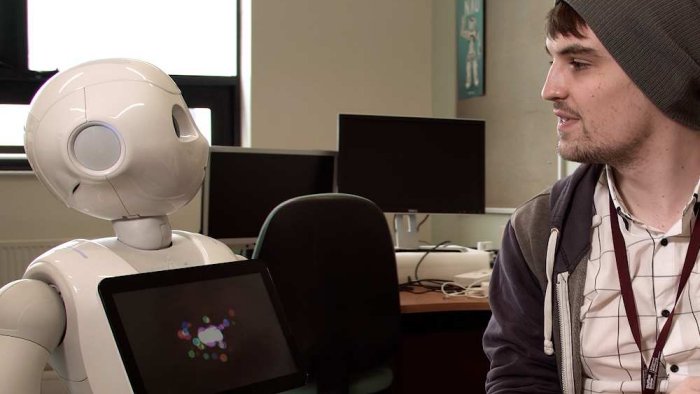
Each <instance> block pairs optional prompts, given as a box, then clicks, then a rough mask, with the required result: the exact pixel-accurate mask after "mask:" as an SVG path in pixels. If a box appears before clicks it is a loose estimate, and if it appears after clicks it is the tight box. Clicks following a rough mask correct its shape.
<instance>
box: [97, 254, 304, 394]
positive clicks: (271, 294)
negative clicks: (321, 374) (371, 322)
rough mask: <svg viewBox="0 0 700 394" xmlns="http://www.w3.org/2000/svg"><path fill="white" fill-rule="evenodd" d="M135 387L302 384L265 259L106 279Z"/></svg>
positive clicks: (230, 388)
mask: <svg viewBox="0 0 700 394" xmlns="http://www.w3.org/2000/svg"><path fill="white" fill-rule="evenodd" d="M98 291H99V293H100V298H101V299H102V304H103V305H104V308H105V312H106V314H107V318H108V320H109V324H110V326H111V328H112V332H113V333H114V337H115V340H116V343H117V347H118V348H119V352H120V354H121V358H122V361H123V362H124V367H125V369H126V372H127V375H128V376H129V380H130V382H131V385H132V388H133V390H134V392H135V393H137V394H138V393H202V394H206V393H274V392H279V391H283V390H286V389H290V388H294V387H298V386H301V385H302V384H303V383H304V373H303V372H302V371H301V369H300V368H299V363H298V358H297V357H296V352H295V351H294V347H293V345H292V344H291V341H290V338H289V330H288V327H287V325H286V324H285V321H284V317H283V316H282V313H281V306H280V304H279V300H278V299H277V295H276V293H275V291H274V286H273V285H272V281H271V279H270V276H269V273H268V271H267V269H266V268H265V265H264V264H263V263H262V262H261V261H256V260H247V261H237V262H232V263H223V264H211V265H202V266H196V267H188V268H181V269H175V270H167V271H157V272H148V273H143V274H136V275H127V276H117V277H111V278H105V279H103V280H102V281H101V282H100V284H99V286H98Z"/></svg>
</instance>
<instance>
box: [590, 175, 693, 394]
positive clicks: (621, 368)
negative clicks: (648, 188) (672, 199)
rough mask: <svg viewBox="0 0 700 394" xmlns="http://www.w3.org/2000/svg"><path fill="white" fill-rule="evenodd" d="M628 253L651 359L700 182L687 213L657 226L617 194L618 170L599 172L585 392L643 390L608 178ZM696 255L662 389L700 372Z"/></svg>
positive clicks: (664, 363)
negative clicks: (640, 217)
mask: <svg viewBox="0 0 700 394" xmlns="http://www.w3.org/2000/svg"><path fill="white" fill-rule="evenodd" d="M608 185H611V186H610V187H611V189H612V193H611V194H612V197H613V202H614V204H615V207H616V208H618V211H619V212H620V216H619V219H620V220H619V222H620V227H621V231H622V235H623V238H624V240H625V245H626V247H627V256H628V260H629V271H630V276H631V278H632V288H633V291H634V296H635V301H636V305H637V312H638V314H639V324H640V329H641V335H642V348H643V353H644V360H645V363H646V364H647V365H648V362H649V359H650V358H651V353H652V352H653V350H654V346H655V345H656V338H657V337H658V334H659V332H660V331H661V328H662V327H663V325H664V323H665V322H666V316H667V314H668V313H669V312H670V311H671V310H673V306H674V302H675V298H676V292H677V290H678V280H679V276H680V272H681V269H682V267H683V262H684V260H685V255H686V251H687V249H688V243H689V239H690V234H691V230H692V226H693V225H694V223H695V220H696V218H697V210H698V207H700V204H698V189H699V188H700V179H699V181H698V184H697V185H696V187H695V191H694V193H693V195H692V196H691V197H690V198H689V201H688V204H687V205H686V208H685V210H684V212H683V216H682V218H681V219H679V220H678V221H677V222H676V223H675V224H673V225H672V226H671V228H670V229H669V230H668V231H666V232H663V231H659V230H657V229H655V228H652V227H650V226H647V225H645V224H644V223H642V222H641V221H640V220H637V219H636V218H634V216H632V215H631V214H630V213H629V210H628V209H627V208H626V207H625V205H624V203H623V202H622V201H621V200H620V199H619V198H618V192H617V190H616V188H615V184H614V182H613V177H612V171H611V170H609V168H606V171H604V172H603V173H602V174H601V177H600V179H599V181H598V185H597V186H596V189H595V193H594V204H595V209H596V212H597V215H596V216H598V217H597V218H594V220H593V228H592V233H591V236H592V239H591V240H592V242H591V244H592V247H591V256H590V258H589V260H588V267H587V274H586V283H585V287H584V300H583V305H582V307H581V311H580V319H581V338H580V339H581V360H582V362H583V371H584V375H585V376H584V392H585V393H619V392H625V393H639V392H641V382H640V377H641V361H640V356H639V349H638V348H637V344H636V343H635V341H634V338H633V336H632V331H631V329H630V326H629V322H628V321H627V317H626V313H625V307H624V304H623V301H622V295H621V293H620V284H619V279H618V275H617V266H616V264H615V252H614V248H613V242H612V233H611V224H610V208H609V197H608V193H609V186H608ZM698 261H700V257H699V258H698V259H697V260H696V262H695V266H694V268H693V270H692V273H691V275H690V278H689V280H688V283H687V285H686V288H685V289H684V291H683V293H682V295H681V298H680V299H679V301H678V306H677V307H676V312H675V314H674V318H673V326H672V327H671V332H670V334H669V337H668V341H667V342H666V346H665V347H664V349H663V351H662V357H661V368H660V372H659V386H658V388H659V392H669V391H671V390H672V389H673V388H674V387H676V386H677V385H678V384H679V382H680V381H682V380H683V379H684V378H685V376H700V271H699V269H698Z"/></svg>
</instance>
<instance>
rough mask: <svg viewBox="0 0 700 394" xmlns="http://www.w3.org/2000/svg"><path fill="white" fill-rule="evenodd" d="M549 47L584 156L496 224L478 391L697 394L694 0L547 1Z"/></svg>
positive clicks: (560, 98) (564, 126) (563, 113)
mask: <svg viewBox="0 0 700 394" xmlns="http://www.w3.org/2000/svg"><path fill="white" fill-rule="evenodd" d="M546 48H547V52H548V53H549V54H550V56H551V58H552V65H551V67H550V70H549V74H548V75H547V80H546V81H545V84H544V87H543V89H542V97H543V98H544V99H546V100H549V101H551V102H552V104H553V107H554V114H555V116H556V117H557V118H558V123H557V132H558V136H559V142H558V147H557V149H558V152H559V154H560V155H561V156H562V157H563V158H565V159H567V160H573V161H578V162H582V163H584V164H583V165H581V166H580V167H579V168H578V169H577V170H576V171H575V173H574V174H572V175H571V176H570V177H568V178H566V179H563V180H561V181H559V182H557V183H556V184H555V185H554V186H553V187H552V188H551V189H550V190H547V191H545V192H543V193H542V194H540V195H538V196H536V197H534V198H533V199H532V200H530V201H528V202H527V203H525V204H524V205H523V206H522V207H520V208H519V209H518V210H517V211H516V212H515V214H514V215H513V217H512V218H511V220H510V221H509V223H508V226H507V228H506V231H505V234H504V238H503V244H502V248H501V251H500V253H499V256H498V260H497V263H496V265H495V267H494V273H493V276H492V279H491V291H490V303H491V310H492V312H493V315H492V318H491V322H490V323H489V326H488V328H487V330H486V333H485V335H484V350H485V352H486V354H487V356H488V357H489V359H490V360H491V370H490V371H489V373H488V377H487V383H486V389H487V392H488V393H512V392H532V393H549V392H551V393H555V392H556V393H559V392H565V393H581V392H586V393H610V392H625V393H634V392H637V393H639V392H644V393H653V392H674V393H684V392H700V378H694V377H700V268H699V267H697V264H698V261H699V259H698V257H697V249H698V248H699V247H700V225H696V223H697V222H698V211H700V203H699V202H698V190H699V188H700V2H699V1H698V0H663V1H661V0H659V1H651V0H597V1H595V0H564V1H561V0H560V1H557V3H556V5H555V7H554V8H553V9H552V11H551V12H550V14H549V16H548V20H547V40H546ZM611 213H612V215H611ZM679 285H680V289H679ZM667 323H668V324H667Z"/></svg>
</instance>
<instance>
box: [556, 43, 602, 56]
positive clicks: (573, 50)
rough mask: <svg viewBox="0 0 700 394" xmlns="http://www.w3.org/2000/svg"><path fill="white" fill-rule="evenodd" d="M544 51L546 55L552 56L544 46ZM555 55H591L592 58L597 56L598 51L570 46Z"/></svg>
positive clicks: (579, 46) (577, 45) (580, 46)
mask: <svg viewBox="0 0 700 394" xmlns="http://www.w3.org/2000/svg"><path fill="white" fill-rule="evenodd" d="M544 50H545V51H547V54H548V55H550V56H551V55H552V53H551V52H550V51H549V48H547V46H546V45H545V47H544ZM556 54H557V55H559V56H571V55H593V56H598V51H596V50H595V49H593V48H591V47H586V46H583V45H581V44H571V45H567V46H565V47H563V48H561V49H559V50H557V51H556Z"/></svg>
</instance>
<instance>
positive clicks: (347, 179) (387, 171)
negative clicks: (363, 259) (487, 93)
mask: <svg viewBox="0 0 700 394" xmlns="http://www.w3.org/2000/svg"><path fill="white" fill-rule="evenodd" d="M484 177H485V175H484V121H482V120H468V119H437V118H410V117H396V116H374V115H345V114H341V115H340V116H339V119H338V172H337V182H338V192H341V193H350V194H357V195H360V196H363V197H366V198H368V199H370V200H372V201H374V202H375V203H376V204H377V205H378V206H379V207H380V208H381V209H382V210H383V211H385V212H425V213H484V209H485V208H484V194H485V192H484Z"/></svg>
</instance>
